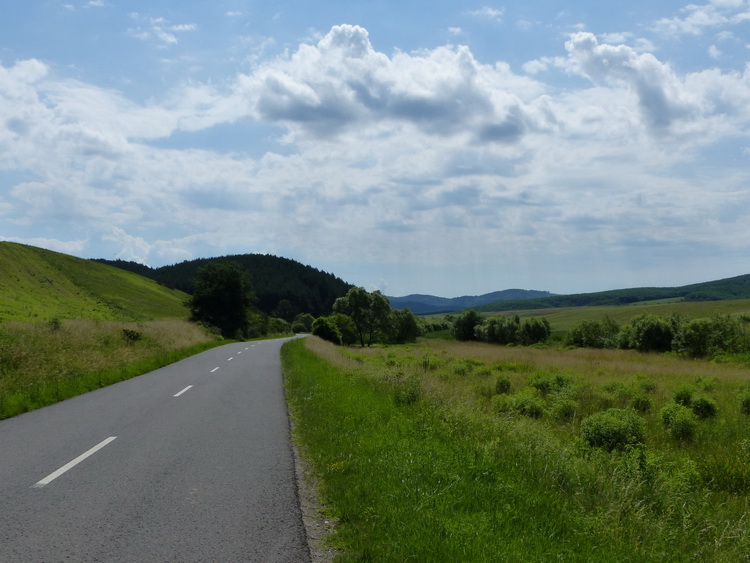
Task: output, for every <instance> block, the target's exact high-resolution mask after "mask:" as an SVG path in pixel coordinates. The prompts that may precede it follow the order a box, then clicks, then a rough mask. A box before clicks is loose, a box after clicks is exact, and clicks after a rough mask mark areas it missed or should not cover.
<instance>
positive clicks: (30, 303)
mask: <svg viewBox="0 0 750 563" xmlns="http://www.w3.org/2000/svg"><path fill="white" fill-rule="evenodd" d="M186 298H187V295H186V294H184V293H182V292H179V291H174V290H170V289H167V288H165V287H162V286H160V285H158V284H157V283H156V282H154V281H152V280H148V279H146V278H143V277H141V276H137V275H135V274H132V273H130V272H125V271H123V270H120V269H118V268H113V267H111V266H106V265H104V264H99V263H96V262H91V261H88V260H82V259H80V258H75V257H73V256H68V255H66V254H60V253H57V252H52V251H49V250H44V249H41V248H36V247H33V246H26V245H21V244H15V243H10V242H0V320H3V319H14V320H49V319H56V318H57V319H82V318H85V319H99V320H112V321H142V320H153V319H158V318H166V317H179V318H186V317H187V316H188V311H187V309H186V307H185V306H184V304H183V302H184V301H185V299H186Z"/></svg>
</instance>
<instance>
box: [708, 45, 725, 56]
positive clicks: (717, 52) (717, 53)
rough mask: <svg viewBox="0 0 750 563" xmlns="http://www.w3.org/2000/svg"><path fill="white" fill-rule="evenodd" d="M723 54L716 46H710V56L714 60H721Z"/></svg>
mask: <svg viewBox="0 0 750 563" xmlns="http://www.w3.org/2000/svg"><path fill="white" fill-rule="evenodd" d="M721 55H722V52H721V49H719V48H718V47H717V46H716V45H709V47H708V56H709V57H711V58H712V59H719V58H721Z"/></svg>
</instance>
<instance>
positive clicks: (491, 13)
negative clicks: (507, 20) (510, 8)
mask: <svg viewBox="0 0 750 563" xmlns="http://www.w3.org/2000/svg"><path fill="white" fill-rule="evenodd" d="M504 13H505V9H502V8H501V9H497V8H491V7H489V6H484V7H482V8H480V9H479V10H472V11H470V12H469V14H470V15H472V16H475V17H478V18H484V19H488V20H492V21H497V22H501V21H503V14H504Z"/></svg>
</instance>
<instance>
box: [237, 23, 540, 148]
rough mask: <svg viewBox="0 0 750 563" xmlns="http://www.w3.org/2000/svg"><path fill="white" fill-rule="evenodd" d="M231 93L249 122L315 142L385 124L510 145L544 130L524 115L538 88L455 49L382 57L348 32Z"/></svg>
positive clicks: (261, 71)
mask: <svg viewBox="0 0 750 563" xmlns="http://www.w3.org/2000/svg"><path fill="white" fill-rule="evenodd" d="M238 88H239V91H240V92H241V94H242V95H243V96H244V97H245V98H246V100H247V103H248V105H249V107H250V108H252V110H253V112H254V113H255V115H256V116H257V117H258V118H260V119H264V120H268V121H274V122H284V123H287V124H288V125H289V126H290V127H291V128H293V129H295V130H296V131H303V132H304V131H306V132H308V133H311V134H313V135H315V136H332V135H335V134H337V133H339V132H341V131H343V130H345V129H347V128H350V127H361V126H362V125H363V124H375V123H381V124H382V123H384V122H390V123H401V124H411V125H413V126H415V127H417V128H419V129H421V130H423V131H425V132H428V133H431V134H439V135H454V134H460V133H466V134H470V135H472V136H473V137H474V138H475V139H480V140H497V141H513V140H517V139H518V138H519V136H521V135H522V134H523V133H525V132H526V131H528V130H532V129H535V128H537V127H540V126H541V127H543V126H544V124H540V123H537V120H538V119H539V117H540V115H539V113H538V112H536V111H535V110H534V108H533V107H532V106H533V103H534V99H535V97H536V96H538V95H539V94H541V92H542V90H543V88H542V87H541V85H539V84H537V83H535V82H533V81H531V80H528V79H525V78H522V77H519V76H517V75H514V74H513V73H512V72H511V71H510V70H509V69H508V67H507V66H505V65H496V66H488V65H482V64H480V63H479V62H478V61H477V60H476V59H475V58H474V56H473V55H472V53H471V51H470V50H469V49H468V48H466V47H461V46H459V47H453V46H445V47H439V48H436V49H434V50H432V51H424V52H418V53H403V52H396V53H395V54H394V55H393V56H388V55H386V54H384V53H380V52H377V51H375V50H374V49H373V47H372V45H371V43H370V39H369V35H368V33H367V31H366V30H365V29H363V28H361V27H358V26H351V25H341V26H336V27H334V28H333V29H332V30H331V31H330V32H329V33H328V34H327V35H325V36H324V37H323V38H322V39H321V40H320V41H319V42H318V43H317V44H316V45H302V46H301V47H300V48H299V49H298V50H297V51H296V52H295V53H294V54H292V55H291V56H290V57H289V58H286V59H277V60H275V61H272V62H270V63H266V64H264V65H261V66H259V67H258V68H257V69H255V71H254V72H253V73H252V74H249V75H246V76H243V77H241V78H240V80H239V83H238Z"/></svg>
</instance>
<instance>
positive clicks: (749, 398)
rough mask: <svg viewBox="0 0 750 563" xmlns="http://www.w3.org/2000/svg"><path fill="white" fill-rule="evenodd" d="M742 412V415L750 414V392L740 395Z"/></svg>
mask: <svg viewBox="0 0 750 563" xmlns="http://www.w3.org/2000/svg"><path fill="white" fill-rule="evenodd" d="M740 412H741V413H742V414H750V390H748V391H745V392H744V393H743V394H742V395H740Z"/></svg>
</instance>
